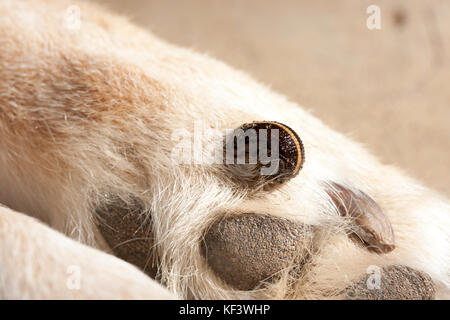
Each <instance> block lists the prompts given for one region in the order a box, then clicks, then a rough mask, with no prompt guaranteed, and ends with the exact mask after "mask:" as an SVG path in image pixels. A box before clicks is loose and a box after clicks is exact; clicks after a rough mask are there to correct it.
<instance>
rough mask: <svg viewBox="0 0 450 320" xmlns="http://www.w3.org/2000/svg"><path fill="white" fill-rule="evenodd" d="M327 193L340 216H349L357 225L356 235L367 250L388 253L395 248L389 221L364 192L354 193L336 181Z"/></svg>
mask: <svg viewBox="0 0 450 320" xmlns="http://www.w3.org/2000/svg"><path fill="white" fill-rule="evenodd" d="M328 194H329V196H330V197H331V199H332V200H333V202H334V204H335V205H336V207H337V208H338V210H339V213H340V214H341V215H342V216H348V217H351V218H352V219H353V221H354V223H355V225H356V227H357V229H356V231H355V235H356V237H354V238H355V239H358V240H359V241H362V242H363V243H364V245H365V246H367V248H368V249H369V250H372V251H375V252H377V253H388V252H390V251H392V250H394V249H395V237H394V231H393V229H392V225H391V222H390V221H389V218H388V217H387V216H386V214H385V213H384V212H383V210H382V209H381V208H380V206H379V205H378V204H377V203H376V202H375V200H373V199H372V198H371V197H369V196H368V195H367V194H365V193H364V192H361V191H359V192H358V193H355V192H353V191H351V190H349V189H347V188H345V187H343V186H341V185H339V184H337V183H333V184H332V188H330V189H329V190H328Z"/></svg>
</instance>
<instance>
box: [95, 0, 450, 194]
mask: <svg viewBox="0 0 450 320" xmlns="http://www.w3.org/2000/svg"><path fill="white" fill-rule="evenodd" d="M98 2H102V3H105V4H106V5H107V6H108V7H110V8H112V9H113V10H115V11H118V12H120V13H123V14H126V15H128V16H130V17H131V18H132V19H133V20H134V21H136V22H137V23H138V24H140V25H142V26H145V27H147V28H148V29H150V30H152V31H153V32H154V33H155V34H156V35H158V36H160V37H162V38H164V39H166V40H168V41H170V42H172V43H176V44H179V45H182V46H187V47H191V48H194V49H196V50H197V51H200V52H206V53H208V54H210V55H212V56H214V57H216V58H219V59H221V60H224V61H225V62H227V63H229V64H230V65H232V66H234V67H237V68H239V69H242V70H245V71H247V72H248V73H250V74H252V75H253V76H254V77H255V78H257V79H258V80H260V81H262V82H264V83H267V84H270V85H271V86H272V88H273V89H275V90H276V91H279V92H281V93H284V94H286V95H287V96H288V97H290V98H291V99H292V100H294V101H296V102H298V103H299V104H301V105H302V106H304V107H305V108H306V109H308V110H311V111H312V113H313V114H315V115H316V116H317V117H319V118H321V119H322V120H324V121H325V123H327V124H328V125H330V126H331V127H333V128H334V129H337V130H338V131H340V132H344V133H347V134H350V136H352V137H353V138H355V139H356V140H358V141H360V142H363V143H364V144H366V145H367V146H368V147H369V149H371V150H372V152H373V153H375V154H378V156H379V157H380V158H381V159H382V160H383V162H385V163H389V164H395V165H397V166H398V167H401V168H402V169H404V171H406V172H407V173H409V174H410V175H412V176H414V177H416V178H418V179H419V180H421V181H422V182H424V183H425V184H426V185H428V186H430V187H433V188H435V189H437V190H439V191H441V192H444V193H446V194H447V195H450V179H449V178H450V177H449V168H450V83H449V82H450V63H449V58H450V1H448V0H442V1H439V0H435V1H432V0H427V1H423V0H370V1H365V0H340V1H335V0H314V1H311V0H309V1H307V0H283V1H275V0H270V1H268V0H226V1H225V0H220V1H219V0H148V1H144V0H126V1H122V0H98ZM371 4H375V5H378V6H379V7H380V8H381V28H382V29H381V30H372V31H371V30H368V29H367V27H366V19H367V17H368V15H367V14H366V8H367V7H368V6H369V5H371ZM342 151H343V152H345V150H342Z"/></svg>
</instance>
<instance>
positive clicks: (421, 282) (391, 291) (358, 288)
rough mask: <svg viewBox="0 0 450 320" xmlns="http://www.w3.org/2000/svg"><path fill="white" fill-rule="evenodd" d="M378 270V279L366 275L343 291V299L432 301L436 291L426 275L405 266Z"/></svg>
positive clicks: (372, 275) (373, 275) (371, 275)
mask: <svg viewBox="0 0 450 320" xmlns="http://www.w3.org/2000/svg"><path fill="white" fill-rule="evenodd" d="M380 270H381V272H380V274H379V278H378V279H377V278H374V277H376V275H375V274H368V275H367V276H364V277H362V278H361V279H360V280H358V281H356V282H355V283H353V284H352V285H350V286H348V287H347V288H346V289H345V290H344V298H345V299H351V300H432V299H434V297H435V294H436V289H435V286H434V283H433V281H432V279H431V277H430V276H429V275H428V274H426V273H423V272H421V271H417V270H414V269H412V268H409V267H407V266H387V267H384V268H382V269H380ZM370 277H372V279H371V278H370ZM377 281H379V282H378V283H377ZM368 284H369V285H368Z"/></svg>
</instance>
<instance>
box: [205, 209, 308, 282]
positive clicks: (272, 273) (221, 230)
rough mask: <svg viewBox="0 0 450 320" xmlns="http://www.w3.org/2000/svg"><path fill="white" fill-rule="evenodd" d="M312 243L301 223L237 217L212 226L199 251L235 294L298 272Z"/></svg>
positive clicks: (230, 217)
mask: <svg viewBox="0 0 450 320" xmlns="http://www.w3.org/2000/svg"><path fill="white" fill-rule="evenodd" d="M312 240H313V232H312V230H311V229H310V228H309V227H308V226H306V225H304V224H302V223H298V222H294V221H290V220H287V219H282V218H277V217H271V216H263V215H256V214H241V215H235V216H229V217H226V218H224V219H222V220H220V221H217V222H216V223H214V224H213V225H212V226H211V227H210V228H209V229H208V230H207V232H206V234H205V235H204V239H203V241H202V243H201V249H202V254H203V256H204V257H205V258H206V261H207V263H208V265H209V266H210V267H211V269H212V270H213V271H214V272H215V273H216V275H217V276H219V278H221V279H222V280H224V281H225V282H226V283H228V284H229V285H231V286H232V287H234V288H236V289H238V290H252V289H254V288H256V287H257V286H258V285H260V284H261V281H263V280H266V281H271V280H275V279H277V276H278V274H277V273H279V272H280V271H283V270H285V269H286V268H289V267H293V269H292V271H293V272H299V270H301V268H302V266H303V265H304V264H305V263H306V261H308V259H309V257H310V255H309V253H310V251H311V249H312Z"/></svg>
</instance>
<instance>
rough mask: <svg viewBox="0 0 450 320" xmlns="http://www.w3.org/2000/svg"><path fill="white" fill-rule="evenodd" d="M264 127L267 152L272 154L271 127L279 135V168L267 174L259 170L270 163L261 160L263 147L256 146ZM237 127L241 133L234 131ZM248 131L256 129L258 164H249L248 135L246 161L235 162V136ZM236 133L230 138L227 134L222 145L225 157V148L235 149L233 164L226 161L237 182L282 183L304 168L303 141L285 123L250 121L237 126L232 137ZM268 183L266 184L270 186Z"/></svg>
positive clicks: (253, 185)
mask: <svg viewBox="0 0 450 320" xmlns="http://www.w3.org/2000/svg"><path fill="white" fill-rule="evenodd" d="M261 129H264V130H266V132H267V151H268V155H269V157H270V155H271V154H272V150H271V146H272V141H271V137H272V135H271V132H272V131H271V130H278V135H279V136H278V137H279V143H278V148H279V150H278V155H279V161H278V165H279V168H278V170H277V171H275V172H273V173H272V174H269V175H264V174H262V173H261V169H262V168H263V167H266V168H267V167H269V166H270V164H267V163H263V161H261V153H262V150H260V148H259V143H260V139H261V135H260V134H259V133H260V130H261ZM238 130H242V131H243V133H244V135H239V134H236V132H238ZM248 130H255V132H256V134H257V141H255V142H256V143H257V163H256V164H251V163H249V159H250V157H249V152H250V150H251V148H250V147H249V143H250V141H249V139H248V138H247V139H246V140H245V148H246V150H245V164H238V163H237V155H238V151H237V148H238V143H237V141H238V139H241V138H242V139H245V133H247V132H248ZM234 136H236V138H233V139H230V137H226V138H228V139H229V141H225V147H224V154H225V156H224V160H225V161H226V160H227V151H228V152H230V151H232V152H234V161H235V162H234V163H231V164H230V163H225V166H226V168H227V169H228V171H229V172H230V173H231V176H232V177H234V179H235V180H237V181H238V183H239V184H241V185H244V186H245V187H255V186H258V185H260V184H266V183H267V182H270V183H269V184H272V185H273V184H274V183H283V182H285V181H287V180H289V179H292V178H293V177H295V176H296V175H297V174H298V173H299V172H300V170H301V169H302V167H303V164H304V162H305V149H304V147H303V143H302V141H301V139H300V138H299V136H298V135H297V133H296V132H295V131H294V130H292V129H291V128H289V127H288V126H286V125H284V124H282V123H279V122H275V121H261V122H253V123H247V124H244V125H242V126H241V127H239V128H238V129H237V130H236V131H235V132H234V133H233V137H234ZM229 143H231V144H233V145H232V147H230V146H228V148H227V144H229ZM269 184H267V185H269Z"/></svg>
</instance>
